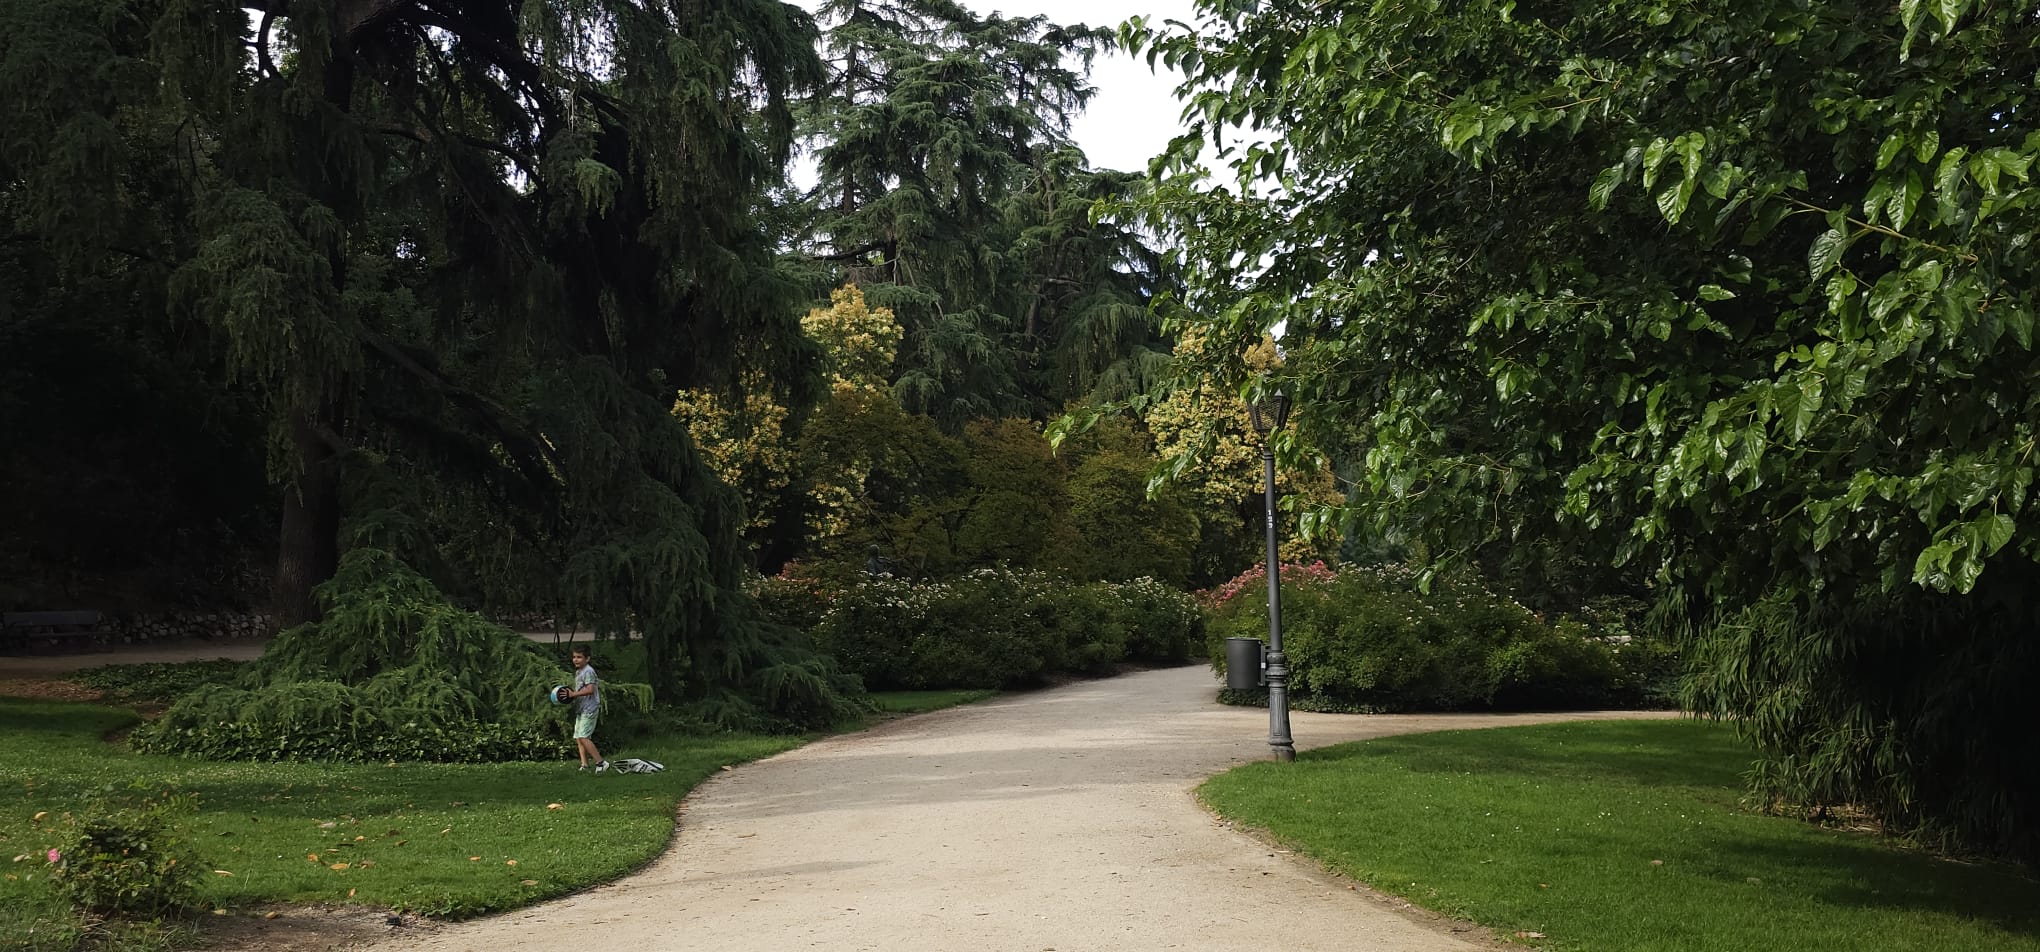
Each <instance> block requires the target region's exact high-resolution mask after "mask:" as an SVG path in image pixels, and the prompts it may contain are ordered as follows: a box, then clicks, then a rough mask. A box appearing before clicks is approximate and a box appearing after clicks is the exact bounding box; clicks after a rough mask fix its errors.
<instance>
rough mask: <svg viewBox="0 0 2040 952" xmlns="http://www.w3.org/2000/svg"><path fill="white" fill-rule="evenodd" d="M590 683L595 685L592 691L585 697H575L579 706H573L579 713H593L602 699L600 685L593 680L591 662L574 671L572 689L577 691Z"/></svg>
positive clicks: (593, 667) (593, 670) (593, 669)
mask: <svg viewBox="0 0 2040 952" xmlns="http://www.w3.org/2000/svg"><path fill="white" fill-rule="evenodd" d="M591 684H593V685H595V690H594V691H593V692H591V693H590V694H589V695H588V696H587V697H583V698H576V699H575V700H576V702H577V703H579V704H580V707H578V708H575V710H576V711H577V712H579V713H582V714H593V713H595V712H596V710H598V709H599V706H600V701H601V699H602V685H601V684H599V683H597V682H596V680H595V666H594V665H592V664H584V665H582V666H581V670H579V671H576V672H574V690H576V691H579V690H580V689H582V688H584V687H587V686H588V685H591Z"/></svg>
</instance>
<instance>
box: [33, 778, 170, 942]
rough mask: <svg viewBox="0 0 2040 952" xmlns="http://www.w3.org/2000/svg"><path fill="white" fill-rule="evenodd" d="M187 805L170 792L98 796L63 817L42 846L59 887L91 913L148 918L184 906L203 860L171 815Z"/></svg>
mask: <svg viewBox="0 0 2040 952" xmlns="http://www.w3.org/2000/svg"><path fill="white" fill-rule="evenodd" d="M194 806H195V804H194V802H193V801H192V800H191V798H189V797H181V796H174V795H165V796H160V797H150V798H142V799H139V800H135V801H127V802H124V801H121V800H117V799H103V800H101V801H100V802H99V803H97V804H96V805H95V806H94V807H93V808H92V809H91V810H89V811H87V812H86V813H85V814H84V815H82V816H77V817H72V818H70V829H69V830H68V836H67V837H66V838H65V841H64V843H63V844H62V845H61V846H58V847H55V848H53V849H52V850H51V851H50V854H49V859H50V863H51V865H52V866H53V867H54V871H53V874H52V877H51V878H52V880H53V881H54V882H55V883H56V886H57V890H58V892H59V893H60V894H61V895H62V896H63V897H64V898H65V899H66V900H68V901H69V902H70V904H71V906H72V908H74V909H76V910H77V911H78V912H79V913H82V914H84V915H87V916H93V917H112V918H118V919H130V920H142V919H153V918H157V917H161V916H165V915H170V914H173V913H177V912H180V911H183V910H185V909H189V908H191V906H192V905H193V904H194V903H195V901H196V899H197V895H198V874H199V872H200V871H201V870H202V869H203V868H204V867H203V864H201V863H200V862H198V861H197V859H196V858H195V857H194V855H193V851H192V848H191V844H190V842H189V840H188V839H187V838H186V837H185V836H184V833H183V831H182V829H181V826H180V824H179V823H178V821H177V817H178V815H180V814H184V813H189V812H191V811H192V809H193V807H194Z"/></svg>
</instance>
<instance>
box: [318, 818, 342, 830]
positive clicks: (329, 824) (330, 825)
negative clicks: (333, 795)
mask: <svg viewBox="0 0 2040 952" xmlns="http://www.w3.org/2000/svg"><path fill="white" fill-rule="evenodd" d="M338 825H339V824H337V823H334V822H333V821H332V820H327V821H326V822H324V823H321V824H319V829H322V830H330V829H332V828H334V827H336V826H338Z"/></svg>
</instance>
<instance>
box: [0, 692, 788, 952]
mask: <svg viewBox="0 0 2040 952" xmlns="http://www.w3.org/2000/svg"><path fill="white" fill-rule="evenodd" d="M135 720H136V718H135V715H134V714H133V712H131V711H127V710H122V709H117V708H109V707H102V706H97V705H82V704H55V703H41V702H32V701H14V700H6V699H0V873H4V878H0V949H37V950H40V949H68V948H70V947H71V946H72V945H73V944H75V942H76V941H77V938H78V933H77V924H76V923H75V922H73V921H72V920H71V917H70V914H69V912H68V910H67V909H66V908H65V907H64V906H63V905H62V904H61V903H60V902H59V901H58V899H57V898H56V896H55V895H54V894H53V893H52V891H51V890H50V888H49V882H48V875H47V871H46V870H45V869H44V868H43V865H44V860H43V856H42V854H43V852H44V851H45V850H47V849H48V848H49V847H50V846H53V845H55V842H54V840H55V838H56V837H57V836H58V833H57V832H56V831H55V829H54V828H53V827H54V824H55V823H56V822H57V821H59V820H61V818H62V815H63V814H64V813H66V812H76V811H79V810H81V809H83V808H85V807H86V806H87V804H88V803H89V802H90V800H91V798H92V797H93V796H94V795H95V794H97V793H98V792H100V791H103V790H107V789H109V788H111V789H114V790H118V791H122V792H129V793H159V792H163V791H176V792H182V793H192V794H196V795H197V797H198V801H199V805H200V808H199V812H198V814H197V815H196V816H193V817H191V818H190V823H189V826H188V829H189V831H190V833H191V838H192V840H193V842H194V843H195V853H196V856H197V858H198V859H199V860H202V861H203V863H204V865H205V868H206V870H207V872H206V873H205V876H204V879H205V883H204V886H203V890H204V891H203V898H204V899H205V900H206V901H207V902H208V903H211V904H213V905H215V906H219V907H224V908H229V909H232V908H236V907H242V906H247V905H252V904H257V903H263V902H272V901H314V902H335V903H345V902H354V903H362V904H367V905H371V906H387V907H395V908H401V909H408V910H413V911H417V912H421V913H426V914H430V915H440V916H472V915H477V914H480V913H485V912H492V911H496V910H500V909H507V908H511V907H514V906H521V905H525V904H528V903H531V902H534V901H537V900H541V899H545V898H548V897H551V896H557V895H561V894H564V893H568V892H572V891H574V890H577V889H582V888H585V887H587V886H590V885H593V884H595V883H599V882H604V881H607V880H611V879H614V878H616V877H618V876H621V875H623V874H624V873H626V872H629V871H630V870H632V869H635V868H637V867H638V866H641V865H643V864H645V863H647V862H649V861H650V860H651V859H652V858H653V857H655V856H657V855H658V854H659V853H660V852H661V851H662V850H664V849H665V847H666V843H667V842H668V840H669V839H670V838H671V836H672V831H673V810H674V807H675V805H676V804H677V803H678V801H679V799H680V798H681V797H682V796H685V795H686V793H687V791H689V790H691V789H692V788H693V787H694V786H695V785H696V784H697V783H699V782H700V781H701V780H702V779H703V778H705V777H707V776H709V775H710V774H712V773H714V772H716V771H718V770H719V769H721V768H722V767H724V766H726V765H731V764H735V763H739V762H742V761H746V760H752V759H755V758H759V757H764V756H768V755H771V754H774V753H778V752H780V751H783V750H787V749H790V748H792V747H795V746H798V745H799V744H800V743H801V742H802V739H801V738H797V737H757V736H740V735H725V736H717V737H709V738H665V739H658V740H646V741H642V742H638V743H634V744H631V745H630V746H629V747H628V748H627V749H618V750H613V751H610V750H606V751H605V753H607V754H609V756H611V757H612V758H613V757H618V756H623V757H643V758H648V759H651V760H657V761H660V762H662V763H664V764H665V765H666V771H665V772H664V773H659V774H601V775H597V774H592V773H579V772H577V771H575V769H574V767H573V764H572V763H571V762H569V761H561V762H559V763H515V764H480V765H444V764H429V765H428V764H400V765H395V766H383V765H359V764H257V763H218V762H210V761H200V760H190V759H182V758H171V757H154V756H147V755H141V754H134V753H130V752H128V751H127V750H125V749H124V748H122V747H119V746H115V745H111V744H107V743H105V742H104V741H103V740H102V738H103V737H105V736H106V735H107V734H109V733H112V732H115V731H118V730H121V729H123V728H125V727H128V726H132V725H133V724H134V723H135ZM563 753H564V751H563ZM552 804H558V805H559V807H558V809H552V808H551V805H552ZM38 812H44V813H46V814H47V815H46V816H45V818H44V819H43V820H42V821H41V822H38V821H36V820H35V819H33V818H34V816H35V814H36V813H38ZM16 857H23V858H21V859H20V860H19V861H14V862H8V861H9V860H13V859H15V858H16ZM215 870H217V871H218V872H214V871H215Z"/></svg>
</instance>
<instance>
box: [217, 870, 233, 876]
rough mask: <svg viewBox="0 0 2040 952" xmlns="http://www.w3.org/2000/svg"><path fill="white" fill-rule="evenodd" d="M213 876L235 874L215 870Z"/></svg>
mask: <svg viewBox="0 0 2040 952" xmlns="http://www.w3.org/2000/svg"><path fill="white" fill-rule="evenodd" d="M213 875H214V876H232V875H234V874H233V873H230V872H227V871H226V870H224V869H215V870H213Z"/></svg>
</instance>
